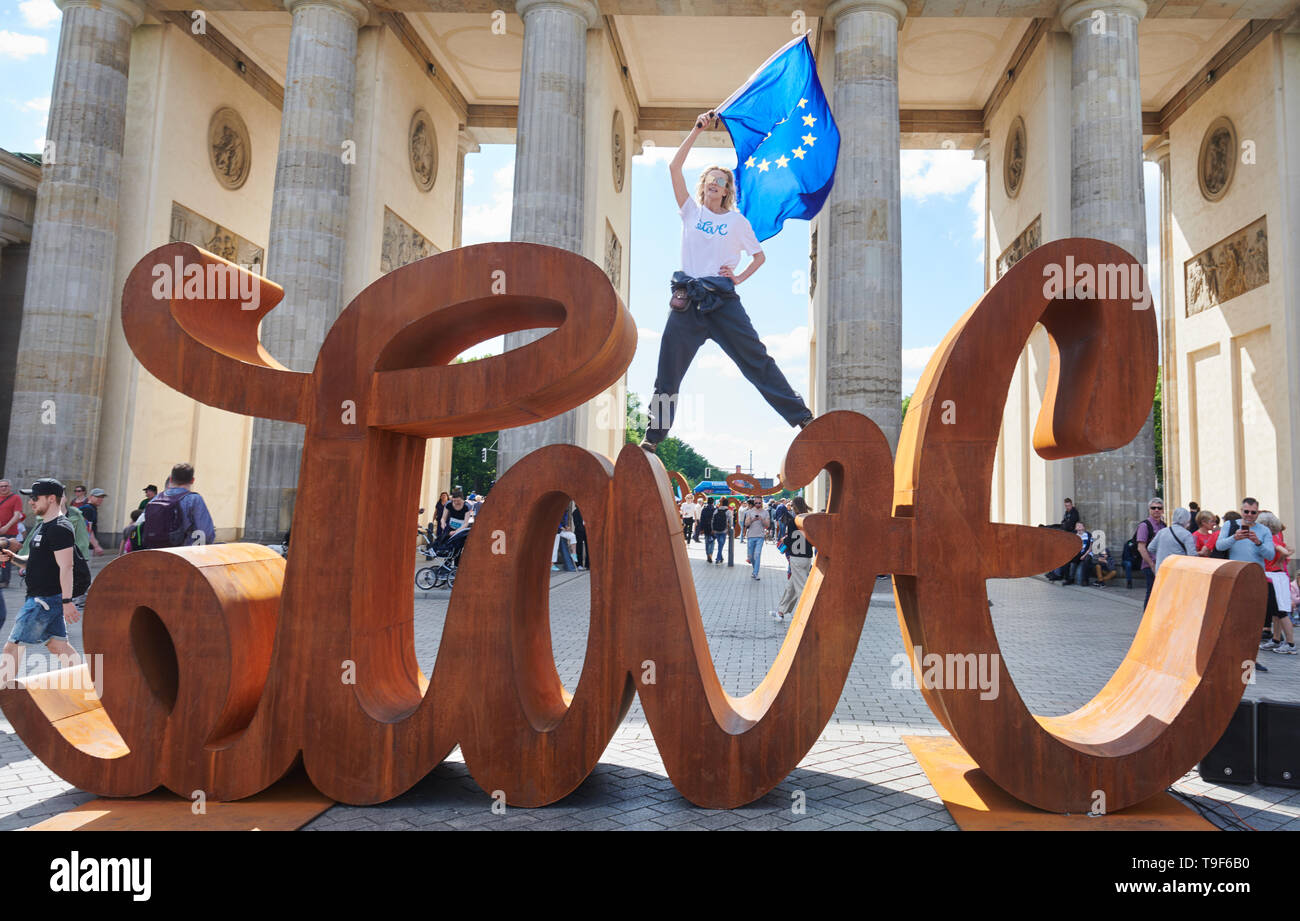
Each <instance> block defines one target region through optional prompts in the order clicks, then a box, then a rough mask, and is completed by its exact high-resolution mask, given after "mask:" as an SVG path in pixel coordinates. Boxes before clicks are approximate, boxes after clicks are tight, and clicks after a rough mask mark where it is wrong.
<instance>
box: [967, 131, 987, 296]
mask: <svg viewBox="0 0 1300 921" xmlns="http://www.w3.org/2000/svg"><path fill="white" fill-rule="evenodd" d="M992 150H993V144H992V142H990V141H989V139H988V138H980V142H979V143H978V144H976V145H975V149H974V150H972V151H971V152H970V158H971V159H972V160H983V161H984V290H985V291H987V290H988V289H989V279H990V278H992V277H993V265H992V263H991V262H990V260H991V259H992V258H993V254H992V253H991V252H990V251H989V250H990V249H991V247H992V245H993V244H992V242H991V238H992V236H993V235H992V234H991V233H989V194H990V193H989V188H990V185H991V183H992V180H993V176H992V173H991V172H990V165H989V163H990V161H989V155H990V153H991V152H992Z"/></svg>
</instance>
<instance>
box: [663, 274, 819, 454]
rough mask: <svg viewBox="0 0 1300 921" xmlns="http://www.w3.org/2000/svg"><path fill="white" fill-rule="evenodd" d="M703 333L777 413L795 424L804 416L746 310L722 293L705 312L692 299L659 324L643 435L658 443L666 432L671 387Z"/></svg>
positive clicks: (673, 401)
mask: <svg viewBox="0 0 1300 921" xmlns="http://www.w3.org/2000/svg"><path fill="white" fill-rule="evenodd" d="M706 339H712V340H713V341H714V342H716V343H717V344H718V345H719V347H721V349H722V351H723V352H724V353H726V356H727V357H728V358H730V359H731V360H732V361H734V362H735V363H736V367H738V368H739V369H740V373H741V374H743V375H745V380H747V381H749V382H750V383H751V384H753V385H754V386H755V387H756V388H758V392H759V393H760V394H762V396H763V399H765V400H767V402H768V404H769V405H771V407H772V408H773V409H775V410H776V411H777V412H778V413H780V414H781V418H783V419H785V421H786V422H788V423H790V424H791V425H798V424H799V423H800V422H802V421H803V420H804V419H807V418H810V417H811V416H812V412H811V411H809V409H808V405H807V404H806V403H804V401H803V397H801V396H799V394H797V393H795V392H794V389H793V388H792V387H791V386H790V382H789V381H787V380H786V379H785V375H784V374H782V373H781V369H780V368H778V367H777V366H776V362H775V361H773V360H772V356H771V355H768V354H767V349H766V348H765V347H764V345H763V342H762V340H761V339H759V338H758V333H756V332H755V331H754V324H752V323H751V322H749V314H747V313H745V308H744V307H743V306H742V305H741V303H740V301H739V300H738V299H737V300H731V299H728V300H726V301H724V304H723V306H721V307H719V308H718V309H717V310H714V311H712V312H710V313H706V314H701V313H700V312H699V310H698V308H696V307H695V305H693V304H692V305H691V306H690V307H689V308H687V309H686V310H684V311H681V312H680V313H679V312H677V311H675V310H674V311H672V312H671V313H669V315H668V322H667V323H666V324H664V334H663V338H662V339H660V341H659V374H658V376H657V377H656V378H655V395H654V397H653V398H652V399H651V401H650V406H649V408H648V411H649V413H650V422H649V425H647V427H646V433H645V440H646V441H648V442H650V443H651V444H658V443H659V442H661V441H663V440H664V439H665V438H667V437H668V430H669V429H670V428H672V427H673V418H674V417H675V416H676V415H677V391H678V389H679V388H680V387H681V385H682V378H683V377H685V376H686V369H687V368H689V367H690V366H691V362H692V361H694V360H695V353H696V352H698V351H699V350H700V346H702V345H703V344H704V341H705V340H706Z"/></svg>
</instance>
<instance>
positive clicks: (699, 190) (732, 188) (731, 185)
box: [695, 165, 736, 211]
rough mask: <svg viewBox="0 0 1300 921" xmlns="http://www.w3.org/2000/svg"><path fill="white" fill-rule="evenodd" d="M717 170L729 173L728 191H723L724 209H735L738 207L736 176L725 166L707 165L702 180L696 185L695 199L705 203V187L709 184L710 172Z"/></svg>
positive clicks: (701, 176)
mask: <svg viewBox="0 0 1300 921" xmlns="http://www.w3.org/2000/svg"><path fill="white" fill-rule="evenodd" d="M714 170H717V171H718V172H720V173H726V174H727V191H725V192H723V193H722V210H723V211H734V210H735V208H736V176H735V174H734V173H732V171H731V170H729V169H727V168H726V167H725V166H717V165H714V166H706V167H705V168H704V172H702V173H700V181H699V182H698V183H696V186H695V201H696V202H698V203H699V204H701V205H702V204H704V187H705V186H706V185H707V184H708V179H709V173H711V172H713V171H714Z"/></svg>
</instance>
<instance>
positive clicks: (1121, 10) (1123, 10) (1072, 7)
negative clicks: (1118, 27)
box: [1060, 0, 1147, 32]
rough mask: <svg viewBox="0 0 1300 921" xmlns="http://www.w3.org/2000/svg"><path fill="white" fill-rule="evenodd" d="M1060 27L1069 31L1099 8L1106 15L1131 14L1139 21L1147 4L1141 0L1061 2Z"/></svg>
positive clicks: (1145, 11) (1144, 15) (1067, 0)
mask: <svg viewBox="0 0 1300 921" xmlns="http://www.w3.org/2000/svg"><path fill="white" fill-rule="evenodd" d="M1060 9H1061V28H1062V29H1064V30H1065V31H1066V32H1069V31H1070V30H1071V29H1073V28H1074V26H1075V24H1076V23H1078V22H1079V21H1080V20H1082V19H1087V18H1088V17H1089V16H1091V15H1092V14H1093V13H1095V12H1097V11H1098V10H1100V11H1101V12H1103V13H1106V14H1107V15H1127V16H1132V17H1133V18H1134V19H1136V20H1137V21H1138V22H1141V21H1142V20H1143V19H1144V18H1145V17H1146V14H1147V5H1146V3H1145V2H1143V0H1077V2H1070V0H1064V2H1062V3H1061V7H1060Z"/></svg>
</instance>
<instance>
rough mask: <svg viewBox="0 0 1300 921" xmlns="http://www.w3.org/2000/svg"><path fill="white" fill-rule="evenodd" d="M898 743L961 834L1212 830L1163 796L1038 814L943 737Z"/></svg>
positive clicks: (905, 738) (912, 738) (1183, 806)
mask: <svg viewBox="0 0 1300 921" xmlns="http://www.w3.org/2000/svg"><path fill="white" fill-rule="evenodd" d="M902 741H903V742H906V743H907V747H908V749H909V750H911V752H912V757H914V758H915V759H916V763H917V764H919V765H921V767H922V768H924V770H925V776H926V777H927V778H928V779H929V781H930V786H932V787H934V791H935V792H936V793H938V794H939V797H940V799H942V800H943V804H944V806H945V807H947V809H948V814H949V815H951V816H952V819H953V821H954V822H956V823H957V826H958V827H959V828H960V829H961V830H962V831H1218V829H1217V828H1215V827H1214V826H1213V825H1212V824H1211V823H1210V822H1208V821H1206V820H1205V819H1204V818H1202V817H1201V816H1199V815H1197V814H1196V813H1195V812H1193V811H1192V809H1191V807H1189V806H1187V805H1186V804H1185V803H1181V802H1179V801H1178V800H1177V799H1175V798H1174V797H1173V795H1172V794H1170V793H1164V792H1162V793H1157V794H1156V795H1155V796H1153V797H1151V798H1150V799H1148V800H1144V801H1143V802H1141V803H1138V804H1137V805H1134V806H1129V807H1128V808H1127V809H1125V810H1123V811H1122V812H1107V813H1104V814H1089V813H1086V812H1073V813H1070V814H1068V815H1061V814H1059V813H1054V812H1044V811H1043V810H1041V809H1035V808H1034V807H1033V806H1029V805H1026V804H1025V803H1022V802H1021V801H1020V800H1018V799H1016V798H1015V797H1013V796H1011V795H1010V794H1008V793H1007V792H1006V791H1005V790H1003V789H1002V788H1001V787H999V786H998V785H997V784H995V783H993V781H991V780H989V778H988V775H987V774H985V773H984V772H983V771H981V770H980V769H979V765H977V764H976V763H975V762H974V761H972V760H971V757H970V755H968V754H966V752H965V751H964V750H963V749H962V747H961V746H960V745H958V744H957V743H956V742H954V741H953V740H952V739H950V738H948V737H947V736H903V737H902Z"/></svg>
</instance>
